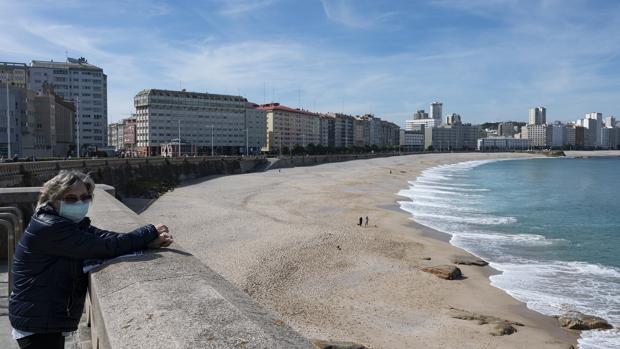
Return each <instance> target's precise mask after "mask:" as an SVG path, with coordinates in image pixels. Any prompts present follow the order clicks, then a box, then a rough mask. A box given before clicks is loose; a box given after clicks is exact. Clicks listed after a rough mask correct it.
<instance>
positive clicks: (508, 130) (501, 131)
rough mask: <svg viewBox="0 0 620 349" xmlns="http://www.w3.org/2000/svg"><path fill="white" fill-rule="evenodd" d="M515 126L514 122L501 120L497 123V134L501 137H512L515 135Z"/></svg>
mask: <svg viewBox="0 0 620 349" xmlns="http://www.w3.org/2000/svg"><path fill="white" fill-rule="evenodd" d="M515 133H516V132H515V126H514V124H513V123H512V122H500V123H499V124H497V135H498V136H500V137H512V136H514V135H515Z"/></svg>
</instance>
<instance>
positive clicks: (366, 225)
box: [364, 216, 368, 227]
mask: <svg viewBox="0 0 620 349" xmlns="http://www.w3.org/2000/svg"><path fill="white" fill-rule="evenodd" d="M364 226H365V227H368V216H366V223H365V224H364Z"/></svg>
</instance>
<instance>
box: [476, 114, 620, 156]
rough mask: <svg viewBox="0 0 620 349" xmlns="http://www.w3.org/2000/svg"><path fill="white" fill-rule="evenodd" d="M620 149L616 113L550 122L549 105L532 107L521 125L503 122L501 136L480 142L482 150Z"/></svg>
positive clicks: (500, 127) (479, 145) (499, 129)
mask: <svg viewBox="0 0 620 349" xmlns="http://www.w3.org/2000/svg"><path fill="white" fill-rule="evenodd" d="M523 148H525V149H529V148H537V149H620V124H619V123H618V122H617V121H616V118H615V117H613V116H608V117H606V118H603V114H602V113H598V112H594V113H587V114H586V115H585V117H584V118H582V119H579V120H577V121H575V122H568V123H564V122H560V121H556V122H553V123H547V109H546V108H545V107H536V108H531V109H530V111H529V119H528V123H527V124H526V125H525V126H522V127H517V126H515V125H513V123H500V124H499V125H498V128H497V136H496V137H489V138H486V139H481V140H479V141H478V149H479V150H488V149H498V150H502V149H523Z"/></svg>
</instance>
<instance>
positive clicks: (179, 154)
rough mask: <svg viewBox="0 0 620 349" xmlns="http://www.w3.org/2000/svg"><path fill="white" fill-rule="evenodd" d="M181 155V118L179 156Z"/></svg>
mask: <svg viewBox="0 0 620 349" xmlns="http://www.w3.org/2000/svg"><path fill="white" fill-rule="evenodd" d="M180 156H181V119H179V157H180Z"/></svg>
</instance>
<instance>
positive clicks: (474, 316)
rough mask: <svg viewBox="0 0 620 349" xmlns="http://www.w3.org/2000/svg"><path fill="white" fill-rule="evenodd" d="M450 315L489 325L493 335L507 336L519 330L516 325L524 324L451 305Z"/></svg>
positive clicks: (490, 332)
mask: <svg viewBox="0 0 620 349" xmlns="http://www.w3.org/2000/svg"><path fill="white" fill-rule="evenodd" d="M448 313H449V315H450V316H451V317H453V318H455V319H460V320H469V321H477V322H478V325H487V327H488V328H489V334H490V335H492V336H505V335H510V334H513V333H515V332H517V329H516V328H515V327H514V326H523V324H522V323H520V322H516V321H510V320H504V319H500V318H498V317H495V316H490V315H483V314H478V313H473V312H470V311H467V310H463V309H457V308H452V307H450V311H449V312H448Z"/></svg>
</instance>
